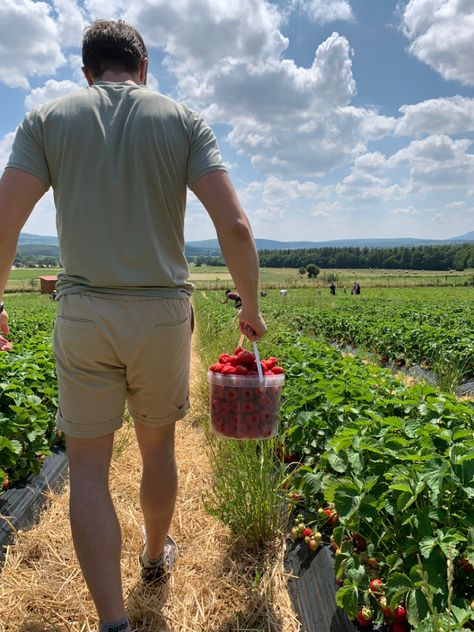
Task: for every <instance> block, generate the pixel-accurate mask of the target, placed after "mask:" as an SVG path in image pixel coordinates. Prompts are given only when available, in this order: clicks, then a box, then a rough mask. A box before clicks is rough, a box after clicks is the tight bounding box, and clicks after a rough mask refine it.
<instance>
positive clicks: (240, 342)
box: [239, 334, 264, 383]
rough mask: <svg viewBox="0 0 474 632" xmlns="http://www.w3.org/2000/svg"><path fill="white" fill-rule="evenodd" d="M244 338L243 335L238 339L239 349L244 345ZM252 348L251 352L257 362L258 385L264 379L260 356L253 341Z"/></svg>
mask: <svg viewBox="0 0 474 632" xmlns="http://www.w3.org/2000/svg"><path fill="white" fill-rule="evenodd" d="M244 338H245V336H244V334H242V335H241V336H240V339H239V347H241V346H242V345H243V344H244ZM252 347H253V352H254V354H255V360H256V362H257V371H258V379H259V381H260V383H262V382H263V380H264V377H263V371H262V365H261V363H260V354H259V353H258V349H257V343H256V342H255V340H252Z"/></svg>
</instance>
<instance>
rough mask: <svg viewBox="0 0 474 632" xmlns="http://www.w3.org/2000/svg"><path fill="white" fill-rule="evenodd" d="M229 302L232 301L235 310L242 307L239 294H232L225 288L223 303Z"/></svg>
mask: <svg viewBox="0 0 474 632" xmlns="http://www.w3.org/2000/svg"><path fill="white" fill-rule="evenodd" d="M229 301H234V307H236V308H237V309H239V308H240V307H242V299H241V298H240V294H237V292H232V291H231V290H229V288H227V290H226V291H225V299H224V303H228V302H229Z"/></svg>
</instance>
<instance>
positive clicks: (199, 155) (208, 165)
mask: <svg viewBox="0 0 474 632" xmlns="http://www.w3.org/2000/svg"><path fill="white" fill-rule="evenodd" d="M192 122H193V125H192V129H191V135H190V147H189V156H188V168H187V173H186V183H187V185H188V186H189V187H191V186H192V185H193V184H194V183H195V182H196V180H198V179H199V178H200V177H201V176H203V175H205V174H206V173H210V172H211V171H227V168H226V167H225V165H224V163H223V162H222V156H221V152H220V151H219V146H218V144H217V139H216V136H215V134H214V132H213V131H212V129H211V128H210V127H209V125H208V124H207V123H206V122H205V121H204V120H203V119H202V118H201V117H199V116H198V115H197V114H196V113H193V117H192Z"/></svg>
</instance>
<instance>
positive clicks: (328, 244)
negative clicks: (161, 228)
mask: <svg viewBox="0 0 474 632" xmlns="http://www.w3.org/2000/svg"><path fill="white" fill-rule="evenodd" d="M471 241H473V242H474V231H471V232H469V233H465V234H464V235H460V236H459V237H451V238H450V239H419V238H414V237H399V238H393V239H390V238H387V239H371V238H367V239H332V240H330V241H275V240H272V239H256V240H255V243H256V244H257V249H258V250H297V249H301V248H350V247H352V248H396V247H403V246H424V245H433V246H436V245H439V246H443V245H446V244H450V243H459V242H471ZM186 247H187V248H189V250H190V253H189V254H193V253H191V249H192V250H196V251H199V255H205V254H206V255H212V254H218V253H219V252H220V248H219V242H218V241H217V239H206V240H204V241H190V242H188V243H187V244H186Z"/></svg>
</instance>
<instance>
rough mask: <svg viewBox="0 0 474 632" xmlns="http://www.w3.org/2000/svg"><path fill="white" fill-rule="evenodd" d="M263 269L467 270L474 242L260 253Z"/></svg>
mask: <svg viewBox="0 0 474 632" xmlns="http://www.w3.org/2000/svg"><path fill="white" fill-rule="evenodd" d="M259 258H260V266H261V267H262V268H307V266H308V265H309V264H314V265H315V266H317V267H319V268H352V269H366V268H386V269H403V270H458V271H462V270H466V269H467V268H474V243H469V244H446V245H436V246H432V245H428V246H396V247H393V248H368V247H362V248H361V247H352V246H351V247H345V248H334V247H332V248H302V249H295V250H260V251H259ZM189 261H190V262H193V263H194V264H196V265H198V266H199V265H209V266H220V265H225V263H224V260H223V259H222V257H220V256H198V257H189Z"/></svg>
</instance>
